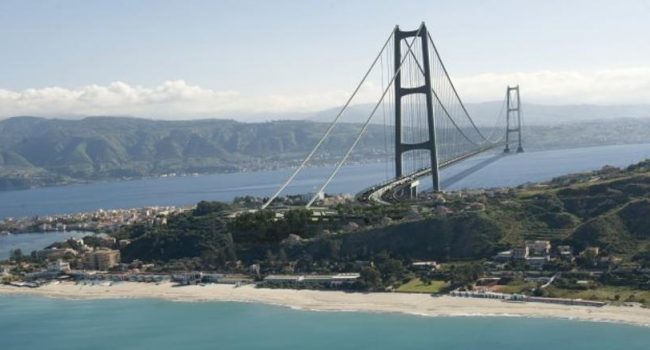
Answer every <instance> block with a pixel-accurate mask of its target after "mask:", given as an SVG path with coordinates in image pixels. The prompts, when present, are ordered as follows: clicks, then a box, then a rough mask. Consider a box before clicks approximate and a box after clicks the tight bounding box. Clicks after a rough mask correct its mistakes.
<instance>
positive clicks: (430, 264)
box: [411, 261, 438, 271]
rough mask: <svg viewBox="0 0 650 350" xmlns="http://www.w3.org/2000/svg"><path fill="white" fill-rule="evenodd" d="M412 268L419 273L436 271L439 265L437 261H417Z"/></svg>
mask: <svg viewBox="0 0 650 350" xmlns="http://www.w3.org/2000/svg"><path fill="white" fill-rule="evenodd" d="M411 267H413V268H414V269H415V270H418V271H435V270H436V269H437V268H438V263H437V262H435V261H415V262H413V263H412V264H411Z"/></svg>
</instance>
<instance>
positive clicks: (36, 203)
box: [0, 144, 650, 218]
mask: <svg viewBox="0 0 650 350" xmlns="http://www.w3.org/2000/svg"><path fill="white" fill-rule="evenodd" d="M646 158H650V144H637V145H616V146H599V147H589V148H575V149H568V150H553V151H540V152H526V153H521V154H516V153H515V154H509V155H506V156H502V154H500V153H498V154H487V155H482V156H480V157H475V158H471V159H468V160H466V161H463V162H461V163H459V164H457V165H454V166H451V167H449V168H447V169H444V170H443V171H442V174H441V177H442V184H443V187H444V188H446V189H460V188H481V187H500V186H516V185H520V184H523V183H526V182H535V181H543V180H550V179H551V178H553V177H556V176H559V175H565V174H568V173H574V172H582V171H589V170H595V169H599V168H601V167H603V166H604V165H613V166H627V165H630V164H632V163H636V162H638V161H641V160H644V159H646ZM468 169H469V170H470V171H469V174H466V172H468ZM331 170H332V167H315V168H307V169H305V171H304V172H303V173H302V174H301V175H299V176H298V177H297V178H296V181H295V182H294V183H293V184H292V185H291V186H289V187H288V188H287V190H286V193H294V194H295V193H307V192H313V191H315V189H317V188H318V187H319V185H320V184H321V182H322V181H323V180H324V179H325V178H326V176H327V175H329V173H330V172H331ZM290 172H291V170H288V169H285V170H275V171H260V172H250V173H235V174H216V175H200V176H185V177H165V178H147V179H140V180H131V181H113V182H96V183H91V184H79V185H70V186H61V187H46V188H36V189H29V190H20V191H4V192H0V218H4V217H23V216H31V215H46V214H62V213H75V212H84V211H91V210H96V209H111V208H136V207H144V206H153V205H176V206H181V205H191V204H195V203H197V202H198V201H200V200H220V201H230V200H232V199H233V198H234V197H236V196H244V195H254V196H269V195H271V194H272V193H273V192H274V191H275V190H276V189H277V188H278V187H279V186H280V184H281V183H282V182H283V181H284V180H285V179H286V178H287V177H288V175H289V174H290ZM392 174H393V170H392V165H390V164H385V163H373V164H363V165H347V166H344V167H343V168H342V170H341V172H340V173H339V175H338V176H337V177H336V178H335V179H334V181H333V182H332V183H331V184H330V186H329V187H328V188H327V189H326V192H328V193H352V194H354V193H356V192H358V191H360V190H362V189H364V188H366V187H369V186H371V185H373V184H376V183H378V182H381V181H384V180H385V179H388V178H389V177H391V176H392ZM421 183H422V187H423V188H426V187H427V186H428V187H430V183H429V181H428V179H426V178H425V179H422V180H421Z"/></svg>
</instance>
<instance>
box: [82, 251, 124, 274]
mask: <svg viewBox="0 0 650 350" xmlns="http://www.w3.org/2000/svg"><path fill="white" fill-rule="evenodd" d="M119 263H120V251H119V250H112V249H98V250H95V251H93V252H89V253H87V254H86V255H85V256H84V267H85V268H86V269H89V270H101V271H106V270H108V269H110V268H112V267H114V266H117V265H118V264H119Z"/></svg>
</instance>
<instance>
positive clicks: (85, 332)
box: [0, 296, 650, 350]
mask: <svg viewBox="0 0 650 350" xmlns="http://www.w3.org/2000/svg"><path fill="white" fill-rule="evenodd" d="M649 344H650V329H648V328H642V327H634V326H625V325H617V324H606V323H589V322H576V321H565V320H549V319H525V318H505V317H504V318H488V317H485V318H483V317H439V318H429V317H418V316H406V315H395V314H367V313H343V312H309V311H295V310H290V309H286V308H280V307H272V306H264V305H255V304H238V303H180V302H166V301H156V300H103V301H75V300H54V299H47V298H33V297H22V296H20V297H18V296H0V348H2V349H6V350H10V349H51V350H55V349H66V350H73V349H96V350H102V349H156V350H165V349H232V350H237V349H314V350H318V349H328V350H332V349H337V350H343V349H377V350H382V349H391V350H393V349H444V350H455V349H482V350H493V349H494V350H497V349H498V350H509V349H528V350H537V349H539V350H542V349H544V350H548V349H553V350H563V349H567V350H581V349H585V350H617V349H626V350H635V349H639V350H641V349H643V350H647V349H648V346H649Z"/></svg>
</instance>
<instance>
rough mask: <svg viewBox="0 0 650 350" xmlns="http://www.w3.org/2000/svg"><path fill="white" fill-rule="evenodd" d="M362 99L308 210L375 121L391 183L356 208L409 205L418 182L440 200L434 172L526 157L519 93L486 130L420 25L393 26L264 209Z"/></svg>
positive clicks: (512, 93) (511, 92) (512, 91)
mask: <svg viewBox="0 0 650 350" xmlns="http://www.w3.org/2000/svg"><path fill="white" fill-rule="evenodd" d="M372 87H374V89H372ZM373 91H374V95H373ZM363 95H372V96H373V100H374V101H375V102H374V103H373V104H372V109H371V111H370V112H369V113H368V115H367V117H366V119H365V120H364V121H363V122H362V124H361V127H360V129H359V131H358V132H357V134H356V136H355V138H354V139H353V140H352V142H351V144H350V145H349V147H348V148H347V150H346V152H345V153H344V154H343V155H342V156H341V157H340V158H339V159H338V161H337V162H336V165H335V166H334V168H333V169H332V171H331V172H330V173H329V175H328V176H327V177H326V178H325V179H323V181H322V182H321V183H320V185H319V186H318V189H317V190H316V191H315V193H314V195H313V197H312V198H311V199H310V200H309V201H308V203H307V204H306V207H307V208H309V207H311V206H312V205H313V204H314V202H315V201H316V200H317V199H318V198H319V196H320V194H322V193H324V191H325V190H326V188H327V186H328V185H329V184H330V182H331V181H332V180H333V179H334V178H335V177H336V175H337V174H338V172H339V171H340V170H341V168H342V167H343V165H344V164H345V163H346V161H348V159H349V158H350V156H351V155H352V154H353V152H354V150H355V148H356V147H357V146H358V144H359V142H360V141H361V140H362V138H363V136H364V134H365V133H366V131H367V129H368V127H369V126H370V125H371V123H372V122H373V118H375V119H376V118H378V116H381V118H382V120H383V125H384V130H385V132H384V144H385V145H386V152H385V153H386V156H387V157H389V158H390V159H391V160H392V162H391V163H392V169H391V171H392V173H393V176H391V177H390V178H389V179H388V180H387V181H385V182H383V183H380V184H375V185H373V186H370V187H369V188H367V189H366V190H363V191H361V192H360V193H359V194H358V195H357V199H359V200H360V201H369V202H375V203H382V204H388V203H391V202H394V201H399V200H403V199H413V198H414V197H415V196H416V195H417V191H418V189H417V188H418V185H419V179H421V178H424V177H430V178H431V181H432V183H431V185H432V190H433V191H434V192H438V191H441V190H442V188H441V179H440V170H441V169H443V168H445V167H449V166H451V165H453V164H456V163H458V162H461V161H463V160H465V159H468V158H470V157H473V156H475V155H478V154H481V153H484V152H488V151H492V150H494V149H496V148H499V147H503V153H504V154H507V153H510V152H523V151H524V149H523V147H522V134H521V131H522V128H521V118H522V109H521V100H520V96H519V86H514V87H510V86H508V87H507V88H506V94H505V98H504V101H503V106H502V108H501V111H500V112H499V113H498V115H496V116H495V117H494V118H493V123H491V125H490V124H486V123H482V124H481V123H477V122H476V121H475V119H473V118H472V116H471V115H470V113H469V112H468V110H467V108H466V107H465V105H464V104H463V101H462V100H461V98H460V95H459V93H458V91H457V90H456V87H455V86H454V84H453V82H452V80H451V78H450V76H449V72H448V71H447V68H446V67H445V65H444V63H443V61H442V58H441V57H440V53H439V51H438V48H437V47H436V45H435V43H434V40H433V38H432V36H431V35H430V33H429V32H428V30H427V27H426V25H425V24H424V23H422V24H421V25H420V26H419V27H418V28H417V29H416V30H409V31H403V30H401V29H400V28H399V26H396V27H395V28H394V29H393V30H392V31H391V33H390V34H389V35H388V38H387V39H386V41H385V42H384V44H383V46H382V47H381V49H380V50H379V53H378V54H377V56H376V57H375V59H374V60H373V62H372V64H371V65H370V68H368V70H367V71H366V73H365V74H364V76H363V77H362V79H361V80H360V81H359V83H358V84H357V85H356V88H355V89H354V91H353V92H352V94H351V95H350V97H349V98H348V99H347V101H346V102H345V104H344V105H343V106H342V107H341V109H340V110H339V112H338V113H337V114H336V116H335V117H334V119H333V120H332V122H331V123H330V124H329V126H328V128H327V129H326V131H325V132H324V134H323V135H322V137H321V138H320V139H319V141H318V142H317V143H316V144H315V145H314V148H313V149H312V150H311V151H310V152H309V154H307V156H306V157H305V158H304V159H303V161H302V162H301V163H300V165H299V166H298V167H297V168H296V169H295V170H294V171H293V172H292V174H291V175H290V176H289V178H288V179H287V180H286V181H285V182H284V183H283V184H282V185H281V186H280V187H279V188H278V189H277V191H276V192H275V193H274V194H273V195H272V196H271V197H269V199H268V200H267V201H266V202H265V203H264V205H263V206H262V209H265V208H267V207H268V206H269V205H270V204H271V203H272V202H273V201H274V200H275V199H276V198H277V197H278V196H279V195H280V194H281V193H282V192H283V191H284V190H285V189H286V188H287V186H289V184H291V182H292V181H294V180H295V178H296V176H298V174H299V173H300V172H301V171H302V170H303V169H304V168H305V167H306V166H308V164H310V161H313V160H314V159H316V158H317V157H315V156H316V155H317V153H318V152H319V150H321V149H322V147H323V145H324V143H325V142H326V141H327V140H328V138H329V137H330V136H331V135H332V131H333V130H334V128H335V127H337V126H338V127H340V125H341V123H342V121H343V120H344V118H345V115H346V112H349V109H350V108H351V106H352V105H353V103H354V102H357V101H359V100H360V99H361V98H363V97H366V98H367V96H363ZM375 122H376V121H375ZM389 145H390V150H389V149H388V146H389ZM472 169H475V170H476V166H475V167H473V168H470V169H469V170H466V172H467V171H472Z"/></svg>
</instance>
